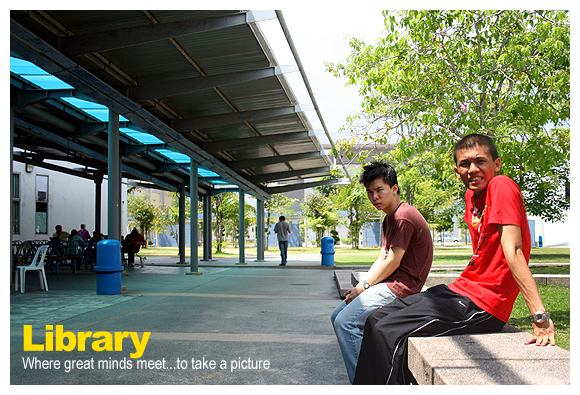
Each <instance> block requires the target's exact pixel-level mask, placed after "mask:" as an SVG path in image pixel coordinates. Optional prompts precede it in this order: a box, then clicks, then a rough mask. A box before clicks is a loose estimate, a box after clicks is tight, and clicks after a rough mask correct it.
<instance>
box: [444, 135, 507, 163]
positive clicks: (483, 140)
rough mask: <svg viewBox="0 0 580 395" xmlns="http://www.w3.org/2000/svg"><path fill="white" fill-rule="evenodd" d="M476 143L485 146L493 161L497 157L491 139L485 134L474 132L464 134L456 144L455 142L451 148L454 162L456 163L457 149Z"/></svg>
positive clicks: (470, 146) (473, 145)
mask: <svg viewBox="0 0 580 395" xmlns="http://www.w3.org/2000/svg"><path fill="white" fill-rule="evenodd" d="M478 145H480V146H482V147H487V149H488V150H489V153H490V154H491V158H492V159H493V160H494V161H495V160H496V159H497V158H499V155H498V154H497V147H496V146H495V142H494V141H493V139H492V138H491V137H490V136H487V135H485V134H477V133H474V134H468V135H467V136H464V137H463V138H462V139H461V140H459V142H458V143H457V144H455V148H454V149H453V160H454V161H455V164H457V151H459V150H463V149H472V148H475V147H476V146H478Z"/></svg>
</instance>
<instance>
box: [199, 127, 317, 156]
mask: <svg viewBox="0 0 580 395" xmlns="http://www.w3.org/2000/svg"><path fill="white" fill-rule="evenodd" d="M315 136H316V133H315V132H314V131H313V130H309V131H303V132H291V133H279V134H272V135H268V136H256V137H247V138H243V139H233V140H220V141H212V142H209V143H202V144H201V147H202V148H203V149H204V150H206V151H209V152H220V151H229V150H231V149H235V148H242V147H251V146H256V145H265V144H272V143H283V142H285V141H292V140H301V139H306V138H310V137H315Z"/></svg>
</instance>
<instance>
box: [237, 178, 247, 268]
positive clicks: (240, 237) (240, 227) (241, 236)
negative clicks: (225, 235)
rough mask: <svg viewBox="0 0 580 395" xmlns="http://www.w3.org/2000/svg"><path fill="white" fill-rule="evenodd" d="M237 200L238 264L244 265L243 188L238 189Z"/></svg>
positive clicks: (244, 222) (244, 224) (244, 214)
mask: <svg viewBox="0 0 580 395" xmlns="http://www.w3.org/2000/svg"><path fill="white" fill-rule="evenodd" d="M238 194H239V202H240V210H239V214H238V219H239V225H238V231H239V234H238V249H239V253H240V255H239V256H240V258H239V260H240V262H239V264H240V265H245V264H246V252H245V245H244V240H245V237H244V236H245V234H246V210H245V209H246V207H245V206H246V204H245V201H246V199H245V197H246V196H245V195H246V193H245V192H244V190H243V189H241V188H240V189H239V192H238Z"/></svg>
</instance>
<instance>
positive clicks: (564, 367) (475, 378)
mask: <svg viewBox="0 0 580 395" xmlns="http://www.w3.org/2000/svg"><path fill="white" fill-rule="evenodd" d="M365 273H366V272H357V271H351V270H336V271H335V280H336V282H337V285H338V289H339V292H340V294H341V297H344V291H346V290H347V289H349V288H351V287H352V286H354V285H356V284H358V282H359V281H360V278H361V276H362V275H364V274H365ZM458 275H459V274H432V275H430V276H429V277H430V279H429V278H428V280H427V284H428V286H432V285H436V284H450V283H451V282H453V281H454V280H455V278H457V276H458ZM561 276H562V275H560V276H556V277H554V276H550V275H537V276H534V277H535V278H536V282H537V283H540V284H546V283H552V284H553V283H555V282H556V281H555V280H554V279H558V278H560V277H561ZM567 277H568V279H567V282H566V281H560V284H555V285H561V284H562V283H564V284H566V283H567V285H564V286H568V287H569V286H570V279H569V276H567ZM560 280H561V278H560ZM529 337H530V334H529V333H526V332H522V331H520V330H519V329H517V328H514V327H513V326H511V325H506V326H505V327H504V328H503V330H502V331H501V332H499V333H490V334H480V335H455V336H442V337H412V338H409V353H408V364H409V365H408V366H409V370H410V371H411V373H412V375H413V377H414V378H415V380H416V382H417V384H420V385H435V384H447V385H463V384H465V385H485V384H533V385H541V384H544V385H551V384H563V385H569V384H570V353H569V352H568V351H566V350H564V349H562V348H560V347H557V346H548V347H537V346H535V345H524V342H525V341H526V340H527V339H528V338H529Z"/></svg>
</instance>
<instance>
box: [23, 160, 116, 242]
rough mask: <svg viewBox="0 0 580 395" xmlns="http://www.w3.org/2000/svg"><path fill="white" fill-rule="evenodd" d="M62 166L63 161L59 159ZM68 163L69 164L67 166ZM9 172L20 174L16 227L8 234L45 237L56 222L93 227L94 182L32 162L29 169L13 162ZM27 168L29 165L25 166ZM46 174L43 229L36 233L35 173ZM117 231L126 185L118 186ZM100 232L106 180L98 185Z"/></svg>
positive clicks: (104, 222)
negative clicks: (119, 207)
mask: <svg viewBox="0 0 580 395" xmlns="http://www.w3.org/2000/svg"><path fill="white" fill-rule="evenodd" d="M59 165H60V166H64V165H63V163H59ZM71 167H72V166H71ZM13 168H14V169H13V173H14V174H19V178H20V231H19V233H18V234H14V235H13V236H12V239H13V240H23V241H24V240H48V238H49V237H50V236H52V234H53V233H54V228H55V226H56V225H61V226H62V228H63V230H65V231H66V232H69V233H70V231H71V230H72V229H77V230H79V229H80V224H81V223H83V224H85V225H86V228H87V229H88V230H89V232H90V233H91V234H92V232H93V230H94V229H95V195H96V192H95V183H94V182H93V181H92V180H87V179H84V178H80V177H75V176H71V175H68V174H64V173H59V172H57V171H53V170H48V169H44V168H42V167H38V166H34V167H32V169H31V171H30V172H28V171H27V170H26V165H25V164H23V163H20V162H14V164H13ZM29 170H30V169H29ZM37 175H43V176H48V182H49V183H48V205H47V217H48V227H47V233H45V234H38V233H36V229H35V223H36V176H37ZM121 193H122V197H121V201H122V208H121V232H122V234H123V233H124V230H125V229H126V223H127V204H126V203H127V186H126V185H125V184H123V187H122V188H121ZM101 194H102V197H101V205H102V207H101V227H102V229H101V232H102V233H103V234H107V180H106V179H105V180H103V184H102V189H101Z"/></svg>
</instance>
